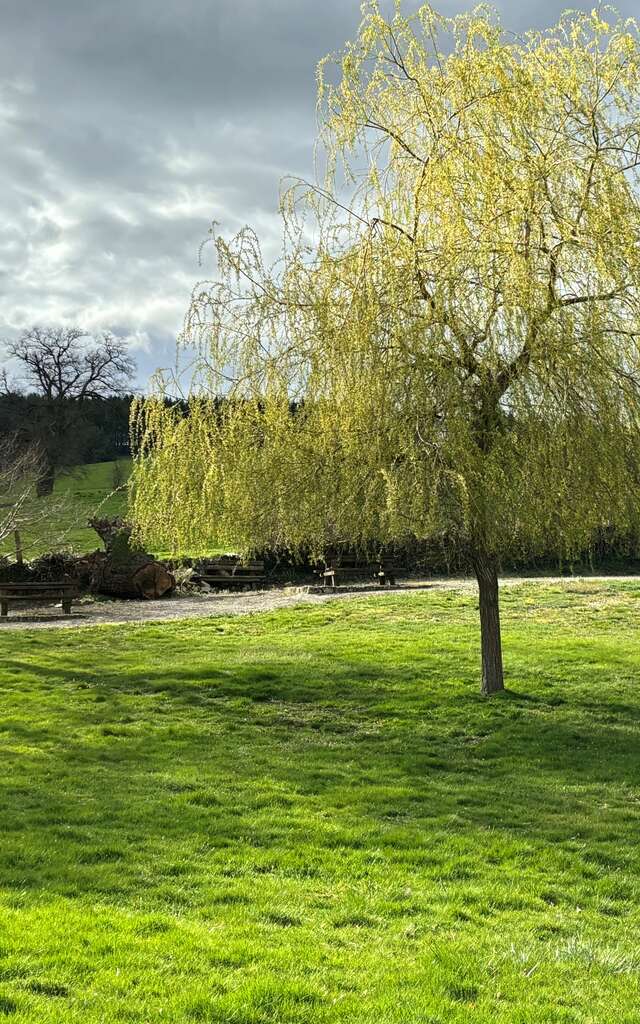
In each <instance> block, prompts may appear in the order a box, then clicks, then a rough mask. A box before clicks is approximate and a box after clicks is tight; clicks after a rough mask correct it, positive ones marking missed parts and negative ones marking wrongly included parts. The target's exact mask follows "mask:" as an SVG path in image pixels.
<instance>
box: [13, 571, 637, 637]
mask: <svg viewBox="0 0 640 1024" xmlns="http://www.w3.org/2000/svg"><path fill="white" fill-rule="evenodd" d="M615 580H625V581H627V582H640V576H544V577H540V576H536V577H525V576H507V577H505V578H504V579H502V580H501V581H500V585H501V586H502V587H508V586H514V585H517V584H520V583H560V584H566V585H571V584H573V585H575V584H584V583H592V584H593V583H599V582H600V583H609V582H612V581H615ZM475 586H476V584H475V580H473V579H462V578H441V577H439V578H437V579H430V580H426V579H422V580H408V581H406V582H404V583H403V584H402V585H401V586H397V587H387V588H385V589H384V590H383V589H381V588H380V587H369V586H354V587H341V588H340V589H339V590H337V591H335V592H331V591H330V590H329V591H327V590H324V589H323V588H322V587H318V586H304V587H294V586H291V587H280V588H273V589H271V590H259V591H242V592H240V593H238V592H232V591H229V592H226V593H220V592H216V593H210V594H193V595H189V596H181V597H171V598H168V599H166V600H160V601H116V600H113V601H112V600H87V601H81V602H79V603H77V604H75V605H74V606H73V611H72V614H71V615H70V616H63V615H62V614H61V611H60V608H59V607H55V606H52V605H44V606H40V605H38V606H35V605H22V604H13V605H11V606H10V608H9V617H8V618H6V619H0V629H52V628H58V627H66V628H73V627H77V626H100V625H108V624H117V623H122V622H167V621H174V620H179V619H202V618H210V617H213V616H218V615H250V614H252V613H253V612H265V611H272V610H273V609H276V608H290V607H292V606H293V605H300V604H311V605H315V604H324V603H325V602H327V601H344V600H348V599H350V598H354V597H382V596H383V595H384V594H389V593H396V594H406V593H412V592H416V591H424V590H460V591H473V590H475Z"/></svg>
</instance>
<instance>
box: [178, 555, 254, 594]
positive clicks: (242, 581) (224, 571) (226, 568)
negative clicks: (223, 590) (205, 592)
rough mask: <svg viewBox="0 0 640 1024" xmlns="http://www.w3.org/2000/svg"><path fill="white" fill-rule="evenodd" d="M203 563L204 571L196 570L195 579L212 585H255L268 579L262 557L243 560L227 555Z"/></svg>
mask: <svg viewBox="0 0 640 1024" xmlns="http://www.w3.org/2000/svg"><path fill="white" fill-rule="evenodd" d="M202 565H203V571H202V572H195V573H194V574H193V579H194V580H196V581H197V582H199V583H207V584H208V585H209V586H210V587H254V586H256V584H258V583H263V582H264V581H265V579H266V576H265V571H264V562H263V561H261V560H260V559H253V560H252V561H249V562H242V561H241V560H240V559H239V558H234V557H232V556H231V555H227V556H226V557H223V558H210V559H207V560H206V561H205V562H203V563H202Z"/></svg>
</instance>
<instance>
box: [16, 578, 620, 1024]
mask: <svg viewBox="0 0 640 1024" xmlns="http://www.w3.org/2000/svg"><path fill="white" fill-rule="evenodd" d="M638 596H639V588H638V586H637V584H633V583H631V582H628V583H596V582H592V583H584V582H581V583H579V584H576V583H572V582H567V583H566V584H562V585H557V586H549V585H547V586H545V585H541V584H536V585H527V586H522V587H515V588H513V589H509V590H507V591H505V593H504V634H505V646H506V669H507V672H508V677H509V683H510V687H511V690H510V692H509V693H507V694H505V695H504V697H502V698H499V699H496V700H492V701H486V700H482V699H481V698H480V697H479V696H478V695H477V693H476V689H477V686H478V679H477V674H478V673H477V656H478V653H477V647H478V643H477V622H476V619H477V610H476V607H475V603H476V602H475V600H474V599H473V598H472V597H469V596H461V595H459V594H455V593H443V592H440V593H432V594H413V595H407V596H400V595H398V596H389V597H385V598H379V597H378V598H376V599H375V600H359V601H353V602H349V603H348V604H330V605H327V606H322V607H319V608H308V607H307V608H301V609H298V610H293V611H279V612H274V613H269V614H263V615H256V616H251V617H247V618H243V619H212V620H208V621H203V622H185V623H180V624H176V623H171V624H163V625H145V626H137V627H136V626H130V627H122V626H119V627H102V628H93V629H83V630H75V631H72V630H62V629H61V630H57V631H41V632H36V631H34V632H31V633H25V632H20V633H18V632H10V631H5V630H3V631H2V633H0V656H1V658H2V661H1V662H0V664H1V665H2V668H1V670H0V680H1V683H2V703H1V705H0V707H1V709H2V714H1V717H0V750H1V752H2V764H3V768H4V770H3V774H2V778H1V779H0V787H1V791H2V792H1V797H0V799H1V801H2V826H3V828H2V839H1V842H0V885H1V889H0V929H1V931H0V1020H1V1019H3V1017H7V1018H8V1019H9V1018H10V1019H11V1020H13V1021H16V1022H18V1021H30V1022H31V1021H33V1022H35V1021H38V1022H39V1021H46V1022H49V1021H56V1022H57V1021H65V1022H67V1021H68V1022H71V1024H74V1022H79V1021H83V1022H106V1024H109V1022H112V1021H113V1022H115V1021H139V1022H147V1021H156V1020H158V1021H162V1020H166V1021H187V1022H188V1021H210V1022H225V1024H276V1022H277V1024H288V1022H291V1024H293V1022H309V1024H316V1022H317V1024H320V1022H321V1024H325V1022H326V1024H329V1022H332V1024H333V1022H357V1024H361V1022H362V1024H365V1022H366V1024H374V1022H375V1024H379V1022H381V1021H382V1022H389V1024H396V1022H397V1024H400V1022H402V1024H418V1022H420V1024H425V1022H431V1024H435V1022H439V1024H443V1022H462V1021H465V1022H466V1021H472V1022H483V1024H484V1022H487V1024H488V1022H490V1021H491V1022H494V1021H498V1022H504V1024H507V1022H508V1024H513V1022H522V1024H524V1022H527V1024H537V1022H556V1021H571V1022H573V1021H580V1022H582V1021H593V1022H596V1021H597V1022H598V1024H601V1022H602V1024H608V1022H611V1024H613V1022H620V1021H623V1022H631V1021H637V1019H638V1016H637V1005H638V1001H639V996H640V951H639V943H638V939H639V936H640V915H639V911H638V895H639V892H640V881H639V879H638V860H639V855H638V845H637V839H638V826H639V823H640V791H639V783H640V732H639V730H638V724H639V719H640V700H639V698H638V692H637V679H638V663H639V661H640V654H639V652H638V646H637V628H638V613H637V601H638Z"/></svg>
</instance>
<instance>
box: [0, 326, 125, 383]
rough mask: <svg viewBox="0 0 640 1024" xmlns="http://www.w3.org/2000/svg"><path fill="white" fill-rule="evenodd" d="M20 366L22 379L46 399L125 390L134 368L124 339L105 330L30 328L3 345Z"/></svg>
mask: <svg viewBox="0 0 640 1024" xmlns="http://www.w3.org/2000/svg"><path fill="white" fill-rule="evenodd" d="M6 350H7V353H8V355H9V357H10V358H12V359H14V360H15V361H16V362H17V363H19V364H20V365H21V369H22V381H23V383H24V384H25V385H26V386H27V387H30V388H33V389H34V390H36V391H38V392H39V393H40V394H41V395H43V396H44V397H45V398H50V399H54V400H55V399H64V398H75V399H80V400H81V399H83V398H106V397H107V396H109V395H120V394H123V393H125V392H126V391H127V389H128V388H129V387H130V385H131V380H132V378H133V375H134V373H135V370H136V364H135V361H134V360H133V359H132V358H131V356H130V355H129V354H128V351H127V347H126V345H125V343H124V342H123V341H122V339H120V338H116V337H115V336H114V335H113V334H111V333H110V332H109V331H103V332H102V333H101V334H98V335H96V336H90V335H87V334H86V333H85V332H84V331H81V330H80V329H79V328H78V327H40V326H36V327H30V328H29V329H28V330H26V331H24V332H23V333H22V334H21V335H20V337H19V338H18V339H17V341H10V342H8V343H7V344H6Z"/></svg>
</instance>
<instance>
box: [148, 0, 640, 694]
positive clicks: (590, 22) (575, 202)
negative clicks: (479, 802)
mask: <svg viewBox="0 0 640 1024" xmlns="http://www.w3.org/2000/svg"><path fill="white" fill-rule="evenodd" d="M318 82H319V111H320V146H319V153H320V154H321V156H322V159H323V173H322V176H320V178H319V180H320V181H321V184H316V185H309V184H307V183H304V182H300V181H294V182H292V183H291V184H290V187H288V188H287V189H286V190H285V191H284V192H283V198H282V201H281V210H282V218H283V248H282V256H281V258H280V259H279V260H278V261H277V262H276V263H275V264H274V265H271V266H267V265H266V264H265V262H264V260H263V258H262V256H261V252H260V247H259V243H258V240H257V238H256V237H255V235H254V234H253V233H252V232H251V231H250V230H249V229H245V230H244V231H242V232H241V233H240V234H239V235H238V236H237V237H235V238H234V239H232V240H224V239H223V238H216V239H215V248H216V252H217V262H218V276H217V277H216V280H215V281H211V282H204V283H202V284H201V285H200V286H198V288H197V289H196V290H195V292H194V295H193V300H192V305H191V308H190V311H189V314H188V317H187V321H186V328H185V333H184V338H183V341H184V344H185V346H187V347H190V358H191V360H192V362H191V365H192V368H193V381H192V390H191V400H190V411H189V415H187V416H185V415H183V413H182V412H181V413H178V412H176V411H175V410H172V409H171V407H170V406H168V405H167V403H166V402H164V401H163V386H165V387H166V381H165V382H164V385H163V382H162V381H159V384H158V394H157V395H156V397H155V398H152V399H150V400H147V401H145V402H143V403H141V404H140V405H139V406H138V407H137V409H136V413H135V433H136V438H137V445H138V455H137V460H136V465H135V471H134V478H133V479H134V493H133V503H134V514H135V518H136V520H137V522H138V524H139V526H140V529H141V531H142V533H143V535H144V536H145V538H146V539H153V540H155V541H156V542H158V541H161V542H162V543H165V544H166V543H169V544H173V545H175V546H176V547H177V548H181V549H182V550H185V549H189V548H191V549H196V548H198V547H202V546H203V545H204V544H206V543H207V542H211V541H213V540H214V539H215V540H217V541H223V542H229V543H231V544H233V545H234V546H236V547H238V546H241V547H242V548H243V549H246V550H247V551H248V550H251V549H254V550H255V549H258V548H263V547H267V546H274V547H280V546H286V547H287V548H290V549H294V550H295V549H298V550H300V549H311V550H313V551H317V552H321V551H322V550H325V549H326V547H327V545H334V544H336V543H339V542H350V543H354V544H360V545H362V546H363V547H366V546H367V545H369V544H372V543H381V542H394V541H404V540H406V539H408V538H434V537H442V538H447V541H448V543H450V544H453V545H455V546H456V548H457V550H458V551H459V552H462V553H464V555H465V557H466V558H467V560H468V563H469V566H470V567H471V568H472V569H473V571H474V572H475V574H476V577H477V580H478V584H479V597H480V624H481V640H482V688H483V692H485V693H492V692H495V691H497V690H500V689H502V687H503V671H502V652H501V641H500V621H499V605H498V572H499V566H500V564H501V559H503V558H504V557H505V555H506V554H510V555H513V554H515V553H518V554H531V553H534V552H536V551H537V550H540V549H543V550H544V551H550V550H552V549H553V550H557V551H558V552H560V553H564V554H567V553H571V552H574V551H575V550H577V549H582V548H584V546H585V545H588V543H589V541H590V538H591V537H592V536H593V532H594V531H595V530H597V529H599V528H602V527H603V526H607V527H608V528H609V529H619V530H625V529H628V528H629V527H630V526H631V525H633V524H634V523H635V521H636V519H637V516H638V507H639V503H638V499H639V497H640V495H639V484H640V480H639V473H638V463H637V455H636V452H637V437H638V409H639V402H638V399H639V395H640V392H639V386H638V385H639V380H640V377H639V365H638V363H639V360H638V337H639V335H638V332H639V330H640V326H639V320H638V312H639V292H638V283H639V275H640V250H639V242H640V202H639V197H640V192H639V189H638V174H637V171H638V167H639V166H640V46H639V41H638V30H637V26H636V24H635V23H634V22H633V21H625V22H623V21H621V20H619V19H618V18H617V16H616V15H615V14H614V13H611V12H608V13H607V12H604V10H603V9H601V10H599V12H593V13H592V14H590V15H585V14H577V13H573V14H569V15H566V16H564V17H563V19H562V20H561V21H560V23H559V24H558V25H557V26H556V27H555V28H553V29H551V30H549V31H547V32H544V33H533V32H532V33H529V34H527V35H525V36H523V37H522V38H515V37H513V36H512V35H510V34H508V33H506V32H505V31H504V29H503V28H502V27H501V26H500V24H499V21H498V18H497V15H496V14H495V12H494V11H493V10H492V9H490V8H488V7H486V6H481V7H478V8H477V9H475V10H474V11H473V12H472V13H470V14H468V15H464V16H460V17H456V18H446V17H443V16H440V15H439V14H438V13H437V12H436V11H434V10H433V9H432V7H431V6H429V5H425V6H423V7H421V8H420V10H419V11H418V12H417V13H416V14H414V15H412V16H411V17H404V16H403V15H402V13H401V11H400V7H399V5H398V6H397V7H396V10H395V14H394V16H393V17H392V18H391V19H390V20H385V18H384V17H383V16H382V15H381V13H380V10H379V8H378V5H377V3H375V2H374V3H367V4H365V6H364V8H363V20H362V22H361V26H360V29H359V33H358V36H357V38H356V39H355V41H353V42H351V43H349V44H348V45H347V46H346V48H345V49H344V51H343V52H342V53H341V54H340V55H338V57H333V58H331V59H327V60H326V61H324V62H323V63H322V64H321V65H320V68H319V72H318ZM325 172H326V176H325ZM221 394H224V395H225V396H226V400H225V401H224V402H222V403H219V402H215V401H214V400H213V396H218V395H221Z"/></svg>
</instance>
